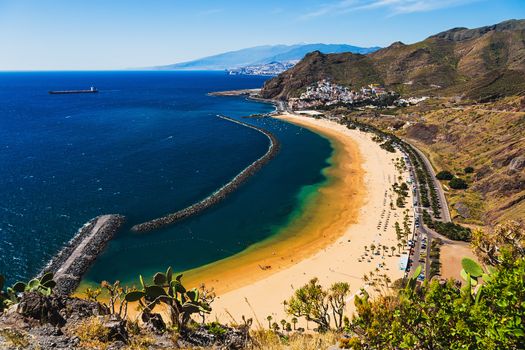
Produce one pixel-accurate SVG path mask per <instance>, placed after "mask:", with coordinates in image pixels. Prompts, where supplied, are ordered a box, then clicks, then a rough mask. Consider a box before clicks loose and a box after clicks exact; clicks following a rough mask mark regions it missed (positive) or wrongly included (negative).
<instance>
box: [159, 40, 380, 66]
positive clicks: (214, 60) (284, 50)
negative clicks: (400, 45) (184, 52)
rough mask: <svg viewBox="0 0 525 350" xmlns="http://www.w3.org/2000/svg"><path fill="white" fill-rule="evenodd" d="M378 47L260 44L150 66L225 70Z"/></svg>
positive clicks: (359, 51) (371, 50)
mask: <svg viewBox="0 0 525 350" xmlns="http://www.w3.org/2000/svg"><path fill="white" fill-rule="evenodd" d="M377 49H379V47H369V48H366V47H358V46H353V45H347V44H322V43H315V44H295V45H262V46H254V47H250V48H245V49H240V50H235V51H228V52H224V53H220V54H217V55H212V56H207V57H203V58H200V59H197V60H192V61H187V62H181V63H175V64H169V65H162V66H156V67H151V69H156V70H227V69H236V68H242V67H245V66H251V65H260V64H267V63H271V62H282V61H291V60H300V59H302V58H303V57H304V55H306V54H307V53H309V52H311V51H316V50H318V51H321V52H324V53H336V52H356V53H369V52H373V51H375V50H377Z"/></svg>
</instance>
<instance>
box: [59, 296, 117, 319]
mask: <svg viewBox="0 0 525 350" xmlns="http://www.w3.org/2000/svg"><path fill="white" fill-rule="evenodd" d="M64 300H65V308H64V309H63V310H61V314H62V315H63V317H64V318H65V319H67V320H68V321H70V320H71V321H74V320H80V319H83V318H87V317H92V316H105V315H109V309H108V308H107V306H105V305H102V304H100V303H98V302H94V301H88V300H84V299H78V298H64Z"/></svg>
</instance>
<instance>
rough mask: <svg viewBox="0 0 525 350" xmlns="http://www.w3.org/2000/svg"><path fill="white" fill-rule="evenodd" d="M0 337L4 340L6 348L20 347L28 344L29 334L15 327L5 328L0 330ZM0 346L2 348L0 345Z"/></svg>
mask: <svg viewBox="0 0 525 350" xmlns="http://www.w3.org/2000/svg"><path fill="white" fill-rule="evenodd" d="M0 339H3V340H4V341H5V343H4V345H8V347H7V348H8V349H22V348H26V347H28V346H29V336H28V335H27V334H26V333H24V332H22V331H20V330H16V329H11V328H6V329H2V330H0ZM0 342H1V340H0ZM0 345H1V344H0ZM0 348H2V349H3V347H1V346H0Z"/></svg>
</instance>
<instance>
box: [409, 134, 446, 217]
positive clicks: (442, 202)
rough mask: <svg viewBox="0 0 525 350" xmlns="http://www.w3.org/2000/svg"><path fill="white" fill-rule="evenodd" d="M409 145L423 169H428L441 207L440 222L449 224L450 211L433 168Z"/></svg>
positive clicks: (419, 152)
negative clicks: (418, 157)
mask: <svg viewBox="0 0 525 350" xmlns="http://www.w3.org/2000/svg"><path fill="white" fill-rule="evenodd" d="M405 142H407V141H406V140H405ZM407 143H408V142H407ZM410 145H411V146H412V148H413V149H414V150H415V151H416V152H417V154H419V156H420V157H421V159H422V160H423V163H425V167H426V168H427V169H428V172H429V174H430V177H432V182H433V185H434V187H435V189H436V192H437V194H438V197H439V205H440V207H441V209H440V214H441V221H444V222H450V221H451V218H450V211H449V209H448V204H447V198H446V197H445V192H444V191H443V187H441V183H440V182H439V180H438V179H437V178H436V172H435V171H434V168H433V167H432V164H431V163H430V161H429V160H428V158H427V157H426V156H425V154H424V153H423V152H421V151H420V150H419V149H417V147H414V145H412V144H410ZM420 203H421V202H420Z"/></svg>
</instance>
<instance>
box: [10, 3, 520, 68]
mask: <svg viewBox="0 0 525 350" xmlns="http://www.w3.org/2000/svg"><path fill="white" fill-rule="evenodd" d="M512 18H515V19H520V18H525V0H325V1H320V0H286V1H285V0H222V1H220V0H148V1H143V0H140V1H139V0H0V45H1V49H0V50H1V51H0V70H4V71H5V70H106V69H127V68H140V67H148V66H156V65H165V64H172V63H177V62H183V61H188V60H192V59H196V58H200V57H204V56H209V55H213V54H217V53H222V52H225V51H231V50H237V49H242V48H246V47H252V46H257V45H268V44H271V45H273V44H296V43H334V44H351V45H356V46H363V47H370V46H382V47H383V46H388V45H389V44H391V43H392V42H395V41H402V42H404V43H413V42H417V41H420V40H423V39H425V38H426V37H428V36H430V35H432V34H435V33H438V32H440V31H443V30H447V29H450V28H454V27H468V28H475V27H480V26H484V25H490V24H495V23H498V22H501V21H504V20H507V19H512Z"/></svg>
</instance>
